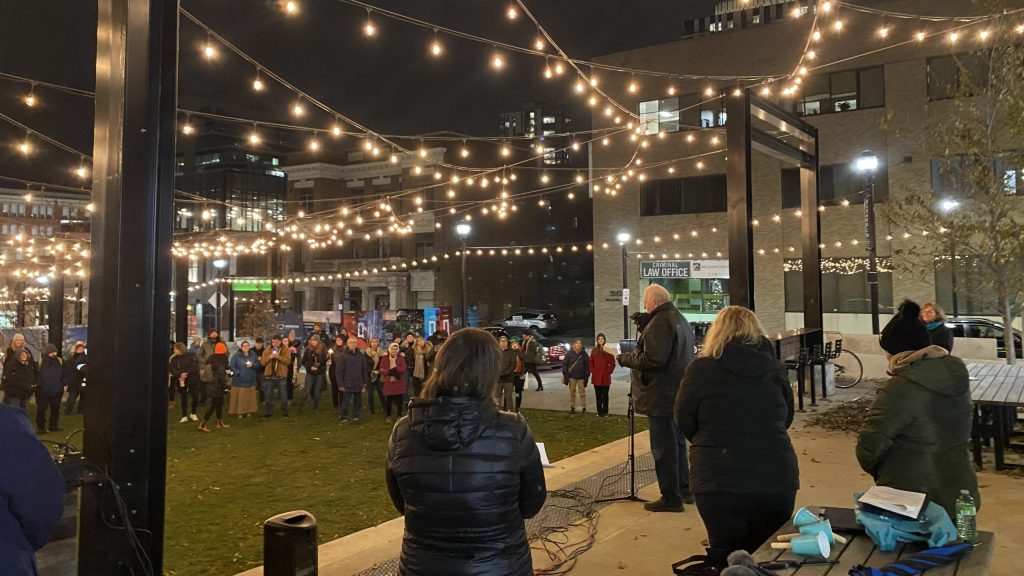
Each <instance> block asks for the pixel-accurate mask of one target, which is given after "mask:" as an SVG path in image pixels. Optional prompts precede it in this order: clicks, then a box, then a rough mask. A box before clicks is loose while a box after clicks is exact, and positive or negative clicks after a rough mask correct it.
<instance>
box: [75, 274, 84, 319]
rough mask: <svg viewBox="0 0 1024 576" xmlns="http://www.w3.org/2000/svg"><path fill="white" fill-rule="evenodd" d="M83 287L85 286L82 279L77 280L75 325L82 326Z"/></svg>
mask: <svg viewBox="0 0 1024 576" xmlns="http://www.w3.org/2000/svg"><path fill="white" fill-rule="evenodd" d="M82 288H83V285H82V282H81V281H78V282H75V326H81V325H82V320H83V318H82V308H83V306H82V298H83V297H84V296H83V292H82Z"/></svg>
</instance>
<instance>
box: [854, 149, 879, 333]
mask: <svg viewBox="0 0 1024 576" xmlns="http://www.w3.org/2000/svg"><path fill="white" fill-rule="evenodd" d="M855 164H856V168H857V171H858V172H860V173H861V174H863V175H864V178H865V180H866V181H867V186H866V187H865V188H864V239H865V244H867V249H868V287H869V288H870V289H871V333H872V334H878V333H879V332H880V328H879V324H878V248H877V247H876V246H875V171H876V170H878V156H875V155H874V153H872V152H871V151H869V150H865V151H864V152H861V153H860V156H858V157H857V161H856V163H855Z"/></svg>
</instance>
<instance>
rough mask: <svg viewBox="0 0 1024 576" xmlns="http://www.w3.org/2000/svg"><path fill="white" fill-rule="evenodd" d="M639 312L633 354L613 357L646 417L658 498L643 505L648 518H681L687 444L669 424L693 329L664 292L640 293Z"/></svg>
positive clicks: (688, 499) (686, 498) (686, 493)
mask: <svg viewBox="0 0 1024 576" xmlns="http://www.w3.org/2000/svg"><path fill="white" fill-rule="evenodd" d="M644 310H646V311H647V312H648V314H649V315H650V318H649V320H648V321H647V323H646V325H644V326H643V327H642V328H641V332H640V336H639V337H638V338H637V341H636V350H634V351H632V352H627V353H623V354H619V355H618V358H617V360H618V362H619V365H620V366H625V367H626V368H631V369H632V373H631V375H630V381H631V385H630V394H631V395H632V397H633V405H634V408H635V410H636V412H637V413H638V414H644V415H646V416H647V421H648V426H649V429H650V437H651V453H652V454H653V455H654V469H655V472H656V474H657V476H658V488H660V490H661V498H660V499H658V500H656V501H654V502H648V503H647V504H644V508H645V509H647V510H648V511H651V512H682V511H683V503H684V502H685V503H687V504H692V503H693V496H692V495H690V482H689V468H690V467H689V465H688V462H687V455H686V444H685V440H684V439H683V437H682V436H681V435H680V434H679V430H678V429H677V428H676V425H675V422H674V421H673V420H672V410H673V406H674V404H675V399H676V391H677V390H678V389H679V382H680V381H681V380H682V378H683V372H685V371H686V367H687V366H688V365H689V364H690V362H691V361H693V357H694V354H693V329H692V328H690V323H689V322H687V321H686V318H685V317H683V315H682V314H681V313H680V312H679V310H677V309H676V307H675V305H674V304H673V303H672V298H671V296H670V295H669V293H668V290H666V289H665V288H664V287H663V286H660V285H658V284H651V285H650V286H648V287H647V289H646V290H644Z"/></svg>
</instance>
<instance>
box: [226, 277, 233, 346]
mask: <svg viewBox="0 0 1024 576" xmlns="http://www.w3.org/2000/svg"><path fill="white" fill-rule="evenodd" d="M227 341H228V342H234V341H235V287H234V286H233V285H232V284H231V283H230V282H228V338H227Z"/></svg>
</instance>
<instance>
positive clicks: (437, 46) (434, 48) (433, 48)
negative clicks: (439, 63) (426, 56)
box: [430, 40, 444, 56]
mask: <svg viewBox="0 0 1024 576" xmlns="http://www.w3.org/2000/svg"><path fill="white" fill-rule="evenodd" d="M442 52H444V48H443V47H442V46H441V43H440V42H438V41H437V40H434V41H433V42H432V43H431V44H430V53H431V54H433V55H434V56H440V55H441V53H442Z"/></svg>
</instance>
